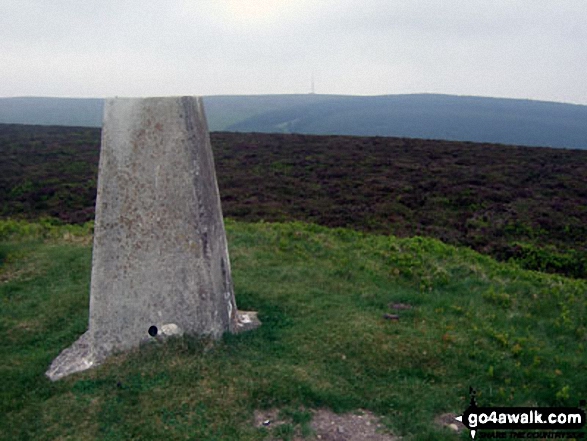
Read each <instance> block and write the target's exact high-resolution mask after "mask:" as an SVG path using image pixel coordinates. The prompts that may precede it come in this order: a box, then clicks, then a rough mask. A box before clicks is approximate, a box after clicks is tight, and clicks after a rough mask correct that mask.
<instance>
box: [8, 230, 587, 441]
mask: <svg viewBox="0 0 587 441" xmlns="http://www.w3.org/2000/svg"><path fill="white" fill-rule="evenodd" d="M20 225H21V227H22V228H20V229H19V228H16V227H14V225H12V227H11V229H10V234H8V233H7V234H5V235H4V236H2V237H1V238H2V242H0V265H1V266H0V280H1V281H2V282H1V284H0V302H1V304H2V307H1V309H0V332H2V335H3V338H2V340H0V359H1V360H2V362H0V378H2V381H1V382H0V412H1V414H2V416H3V417H2V418H1V419H0V438H1V439H7V440H18V439H23V440H24V439H35V440H43V439H62V440H66V439H71V440H74V439H99V440H115V439H116V440H120V439H141V440H143V439H145V440H149V439H169V440H175V439H198V440H222V439H226V440H233V439H242V440H259V439H264V438H265V439H266V437H267V432H266V431H265V429H257V428H255V427H253V424H252V418H253V412H254V410H255V409H270V408H279V409H281V411H282V413H285V414H289V415H294V416H295V415H297V416H298V418H297V420H299V421H298V422H299V423H300V424H302V425H303V424H306V423H307V421H306V420H305V416H304V415H305V414H304V410H303V409H309V408H320V407H327V408H330V409H332V410H334V411H336V412H343V411H352V410H356V409H360V408H362V409H369V410H372V411H373V412H375V413H376V414H378V415H380V416H381V417H382V419H383V421H384V422H385V424H386V425H387V426H388V428H389V429H390V430H391V431H393V433H395V434H397V435H401V436H403V437H405V438H404V439H407V440H426V439H438V440H443V439H446V440H449V439H468V434H466V433H463V434H461V435H455V434H453V433H450V432H448V431H447V430H446V429H443V428H440V427H437V426H435V424H434V422H433V421H434V418H435V417H437V416H438V415H441V414H443V413H447V412H454V413H457V414H458V413H460V412H462V411H463V410H464V409H465V408H466V407H467V403H468V399H469V397H468V390H469V386H473V387H475V388H476V389H477V390H478V395H477V399H478V402H479V403H480V405H483V406H492V405H500V406H530V405H539V406H555V405H557V406H558V405H562V406H576V405H577V404H578V403H579V400H580V399H584V398H586V397H587V384H586V382H585V375H584V373H585V371H586V369H587V356H586V353H585V345H586V344H587V328H586V323H587V298H586V295H585V293H586V292H587V282H585V281H584V280H572V279H566V278H564V277H561V276H556V275H546V274H542V273H538V272H531V271H526V270H523V269H521V268H519V267H517V266H515V265H513V264H505V263H498V262H496V261H494V260H492V259H490V258H488V257H485V256H482V255H480V254H477V253H475V252H473V251H471V250H469V249H466V248H455V247H452V246H448V245H445V244H443V243H441V242H439V241H437V240H434V239H424V238H420V237H416V238H412V239H398V238H395V237H390V236H378V235H369V234H365V233H359V232H355V231H351V230H346V229H328V228H325V227H319V226H316V225H311V224H303V223H287V224H271V223H257V224H247V223H241V222H234V221H230V220H228V221H227V234H228V239H229V245H230V253H231V261H232V270H233V279H234V285H235V291H236V296H237V304H238V306H239V308H240V309H244V310H257V311H259V315H260V318H261V320H262V321H263V325H262V327H261V328H259V329H258V330H255V331H253V332H249V333H245V334H241V335H227V336H225V337H224V338H223V339H222V340H221V341H220V342H218V343H216V344H212V343H211V342H208V341H205V340H201V339H196V338H189V337H186V338H183V339H174V340H171V341H169V342H168V343H166V344H155V345H153V346H150V347H145V348H142V349H141V350H137V351H133V352H130V353H127V354H122V355H119V356H116V357H113V358H111V359H109V360H108V361H107V363H106V364H104V365H103V366H101V367H99V368H97V369H93V370H90V371H86V372H84V373H81V374H76V375H72V376H70V377H67V378H65V379H64V380H61V381H58V382H56V383H51V382H50V381H48V380H47V379H46V378H45V377H44V372H45V370H46V368H47V367H48V366H49V364H50V362H51V360H52V359H53V358H54V357H55V356H56V355H57V354H58V353H59V352H60V351H61V350H62V349H64V348H65V347H67V346H68V345H70V344H71V343H72V342H73V341H74V340H75V339H76V338H77V337H78V336H79V335H80V334H81V333H82V332H84V331H85V329H86V326H87V313H88V292H89V277H90V267H91V247H90V246H89V245H88V243H87V241H86V242H84V241H82V240H79V238H80V237H83V235H82V236H79V235H78V236H76V235H75V234H73V233H72V232H71V230H69V231H65V228H66V227H58V226H53V227H52V228H53V229H52V230H51V231H53V234H52V235H49V236H47V235H43V234H38V233H34V232H35V231H40V230H38V229H35V228H36V227H31V226H29V227H27V228H28V229H27V228H25V227H26V224H24V223H23V224H20ZM1 226H2V225H0V227H1ZM60 228H63V229H64V234H61V235H60V234H59V232H60V230H59V229H60ZM80 228H81V227H80ZM0 231H2V229H1V228H0ZM5 231H8V230H7V229H5ZM65 232H67V233H68V234H65ZM76 233H79V234H81V233H80V232H79V231H78V232H76ZM86 234H87V233H86ZM396 302H401V303H406V304H409V305H411V306H412V309H408V310H401V311H399V312H398V311H394V310H391V309H390V308H389V304H390V303H396ZM385 313H397V314H399V315H400V320H399V321H393V320H385V319H384V318H383V316H384V314H385ZM302 417H303V418H302ZM295 421H296V418H294V422H295ZM286 429H287V430H286ZM282 432H283V433H282V434H281V435H282V437H283V438H284V439H288V438H291V436H292V433H293V428H291V427H290V428H287V427H286V428H285V429H283V430H282Z"/></svg>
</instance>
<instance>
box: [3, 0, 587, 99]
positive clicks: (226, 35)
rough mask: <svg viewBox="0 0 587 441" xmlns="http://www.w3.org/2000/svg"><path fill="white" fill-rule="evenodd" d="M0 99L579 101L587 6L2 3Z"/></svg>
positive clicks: (203, 0) (136, 0)
mask: <svg viewBox="0 0 587 441" xmlns="http://www.w3.org/2000/svg"><path fill="white" fill-rule="evenodd" d="M0 57H1V59H0V96H72V97H104V96H115V95H118V96H158V95H217V94H264V93H307V92H309V91H310V81H311V77H312V74H313V75H314V77H315V88H316V93H331V94H349V95H379V94H397V93H424V92H429V93H448V94H458V95H480V96H497V97H512V98H530V99H540V100H549V101H563V102H572V103H579V104H587V81H586V77H587V75H586V72H587V2H585V0H549V1H544V0H485V1H480V0H442V1H441V0H428V1H424V0H403V1H392V0H311V1H310V0H289V1H288V0H191V1H188V0H165V1H164V0H157V1H155V0H100V1H98V0H2V2H0Z"/></svg>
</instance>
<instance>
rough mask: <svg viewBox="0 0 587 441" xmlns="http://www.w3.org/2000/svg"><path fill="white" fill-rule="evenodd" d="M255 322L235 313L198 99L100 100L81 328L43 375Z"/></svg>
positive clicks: (250, 316)
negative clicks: (157, 342) (86, 303)
mask: <svg viewBox="0 0 587 441" xmlns="http://www.w3.org/2000/svg"><path fill="white" fill-rule="evenodd" d="M259 324H260V323H259V322H258V320H257V318H256V314H255V313H252V312H251V313H244V312H243V313H239V312H237V309H236V303H235V298H234V291H233V287H232V278H231V273H230V261H229V258H228V249H227V243H226V233H225V230H224V222H223V219H222V210H221V207H220V197H219V194H218V184H217V182H216V173H215V170H214V161H213V158H212V149H211V145H210V137H209V134H208V127H207V124H206V117H205V115H204V110H203V106H202V99H201V98H198V97H171V98H144V99H140V98H121V99H118V98H115V99H108V100H106V102H105V106H104V124H103V129H102V147H101V153H100V169H99V176H98V196H97V200H96V222H95V229H94V248H93V262H92V282H91V289H90V319H89V329H88V331H87V332H86V333H85V334H83V335H82V336H81V337H80V338H79V340H78V341H76V342H75V343H74V344H73V345H72V346H71V347H69V348H68V349H65V350H64V351H63V352H62V353H61V354H59V356H58V357H57V358H56V359H55V360H54V361H53V363H52V364H51V366H50V368H49V370H48V371H47V373H46V375H47V376H48V377H49V378H50V379H51V380H58V379H59V378H62V377H64V376H66V375H69V374H71V373H74V372H78V371H82V370H85V369H88V368H90V367H92V366H95V365H97V364H99V363H100V362H102V361H103V360H104V359H105V358H106V357H107V356H108V355H110V354H112V353H113V352H119V351H124V350H127V349H131V348H133V347H137V346H139V345H140V344H141V343H142V342H145V341H148V340H150V339H153V338H159V337H164V336H167V335H176V334H179V335H181V334H192V335H205V336H210V337H212V338H219V337H220V336H221V335H222V334H223V333H224V332H227V331H228V332H239V331H241V330H246V329H251V328H254V327H256V326H258V325H259Z"/></svg>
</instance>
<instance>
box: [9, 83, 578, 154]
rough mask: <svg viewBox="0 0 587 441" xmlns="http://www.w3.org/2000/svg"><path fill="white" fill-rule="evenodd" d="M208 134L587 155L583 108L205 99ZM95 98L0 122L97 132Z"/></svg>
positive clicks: (418, 99) (35, 101) (24, 103)
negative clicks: (426, 142) (369, 139)
mask: <svg viewBox="0 0 587 441" xmlns="http://www.w3.org/2000/svg"><path fill="white" fill-rule="evenodd" d="M204 102H205V106H206V113H207V116H208V123H209V126H210V130H212V131H233V132H264V133H304V134H317V135H354V136H396V137H409V138H424V139H444V140H452V141H474V142H490V143H500V144H513V145H525V146H544V147H566V148H577V149H587V124H586V122H587V106H582V105H574V104H562V103H553V102H544V101H531V100H516V99H503V98H482V97H463V96H453V95H432V94H419V95H418V94H415V95H382V96H346V95H314V94H309V95H250V96H244V95H243V96H207V97H204ZM102 106H103V100H101V99H97V98H34V97H24V98H0V123H20V124H43V125H65V126H90V127H99V126H100V125H101V120H102Z"/></svg>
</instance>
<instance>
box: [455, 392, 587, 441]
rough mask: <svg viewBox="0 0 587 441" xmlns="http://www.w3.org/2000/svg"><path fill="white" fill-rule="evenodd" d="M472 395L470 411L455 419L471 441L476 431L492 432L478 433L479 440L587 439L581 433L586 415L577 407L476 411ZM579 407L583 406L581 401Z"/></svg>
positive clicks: (512, 408) (582, 432) (484, 408)
mask: <svg viewBox="0 0 587 441" xmlns="http://www.w3.org/2000/svg"><path fill="white" fill-rule="evenodd" d="M475 393H476V392H475V390H474V389H472V388H471V389H470V394H471V402H470V404H469V407H468V408H467V410H465V412H463V414H462V415H461V416H458V417H457V418H456V419H457V420H458V421H460V422H461V423H463V424H464V425H465V426H466V427H467V428H468V429H469V430H470V431H471V438H473V439H475V436H476V435H477V433H478V432H477V431H478V430H489V431H492V432H489V433H486V432H479V433H481V438H509V439H524V438H526V439H538V438H541V439H544V438H545V439H557V438H558V439H564V438H566V439H570V438H575V439H586V435H585V432H584V431H580V430H581V428H582V427H583V426H585V411H584V410H583V409H581V408H579V407H479V406H477V401H476V400H475ZM580 406H581V407H584V406H585V401H584V400H582V401H581V403H580ZM562 430H564V431H565V432H560V431H562Z"/></svg>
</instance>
